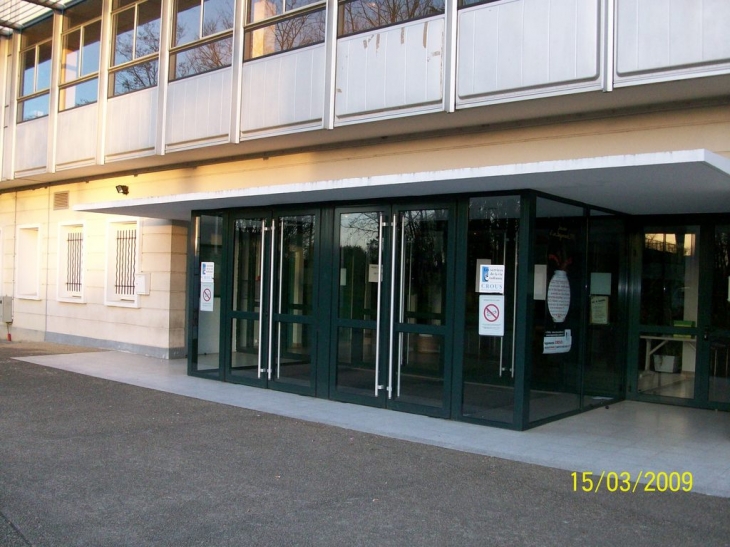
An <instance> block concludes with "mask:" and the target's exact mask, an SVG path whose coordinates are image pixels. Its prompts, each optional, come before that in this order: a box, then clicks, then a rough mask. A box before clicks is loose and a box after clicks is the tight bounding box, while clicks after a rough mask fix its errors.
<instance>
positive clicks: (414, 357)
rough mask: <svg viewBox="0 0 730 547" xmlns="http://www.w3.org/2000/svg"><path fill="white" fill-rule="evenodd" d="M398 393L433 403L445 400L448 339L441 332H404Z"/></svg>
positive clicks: (400, 343) (400, 396) (415, 401)
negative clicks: (445, 358)
mask: <svg viewBox="0 0 730 547" xmlns="http://www.w3.org/2000/svg"><path fill="white" fill-rule="evenodd" d="M397 351H398V352H399V359H398V363H399V366H398V370H397V371H396V377H395V386H394V387H395V397H396V398H397V399H398V400H399V401H402V402H406V403H412V404H417V405H426V406H433V407H441V406H443V404H444V403H443V401H444V339H443V336H439V335H427V334H413V333H400V334H399V335H398V348H397Z"/></svg>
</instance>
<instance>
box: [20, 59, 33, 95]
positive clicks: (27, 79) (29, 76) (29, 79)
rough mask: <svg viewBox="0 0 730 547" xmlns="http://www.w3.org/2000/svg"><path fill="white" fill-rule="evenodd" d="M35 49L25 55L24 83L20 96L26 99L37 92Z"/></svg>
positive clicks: (22, 82) (22, 72) (21, 86)
mask: <svg viewBox="0 0 730 547" xmlns="http://www.w3.org/2000/svg"><path fill="white" fill-rule="evenodd" d="M35 53H36V51H35V48H33V49H30V50H28V51H26V52H25V53H23V68H22V70H21V74H22V81H21V83H20V90H21V91H20V96H21V97H25V96H26V95H30V94H31V93H34V92H35Z"/></svg>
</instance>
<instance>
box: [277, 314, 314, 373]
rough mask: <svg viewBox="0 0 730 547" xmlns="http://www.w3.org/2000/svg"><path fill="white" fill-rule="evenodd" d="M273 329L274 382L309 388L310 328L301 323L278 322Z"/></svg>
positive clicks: (310, 368) (310, 363) (310, 360)
mask: <svg viewBox="0 0 730 547" xmlns="http://www.w3.org/2000/svg"><path fill="white" fill-rule="evenodd" d="M274 329H275V336H276V340H275V341H274V343H275V344H276V345H275V346H274V347H275V348H276V349H275V360H274V364H275V370H276V375H275V377H276V380H277V381H279V382H285V383H289V384H296V385H303V386H309V385H310V383H311V371H312V349H313V348H312V332H311V330H312V329H311V327H310V326H309V325H306V324H302V323H284V322H279V323H277V324H276V326H275V327H274Z"/></svg>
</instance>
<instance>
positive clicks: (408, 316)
mask: <svg viewBox="0 0 730 547" xmlns="http://www.w3.org/2000/svg"><path fill="white" fill-rule="evenodd" d="M192 227H193V229H192V230H191V238H190V246H191V248H190V253H189V258H190V260H189V302H188V309H189V316H188V319H189V321H188V325H189V339H188V348H189V352H188V355H189V358H188V359H189V373H190V374H191V375H195V376H201V377H207V378H213V379H218V380H222V381H228V382H235V383H242V384H248V385H252V386H258V387H261V388H267V389H272V390H281V391H288V392H293V393H298V394H302V395H309V396H314V397H320V398H326V399H333V400H338V401H345V402H351V403H356V404H362V405H371V406H378V407H384V408H392V409H396V410H402V411H407V412H414V413H419V414H426V415H431V416H437V417H442V418H451V419H457V420H462V421H470V422H475V423H484V424H487V425H496V426H501V427H508V428H513V429H526V428H528V427H532V426H535V425H539V424H540V423H544V422H546V421H550V420H553V419H556V418H558V417H562V416H566V415H570V414H574V413H576V412H580V411H582V410H586V409H589V408H592V407H595V406H603V405H605V404H607V403H608V402H611V401H614V400H617V399H621V398H624V397H638V398H642V397H648V398H650V399H651V398H659V399H660V400H661V401H662V402H673V400H670V399H668V397H671V396H670V395H666V394H665V395H661V394H659V395H657V394H656V393H651V394H648V393H647V392H646V390H643V391H642V390H640V389H638V388H637V386H639V384H641V386H644V385H645V384H646V383H647V382H649V380H646V379H644V378H645V377H644V376H641V375H642V374H643V373H644V372H646V371H644V369H643V366H644V363H645V360H644V357H643V356H640V354H642V355H643V353H648V352H649V351H651V348H650V349H646V343H647V342H646V341H647V340H649V339H648V338H647V336H648V335H650V334H652V335H653V334H657V333H658V334H660V335H669V334H673V333H674V331H672V333H670V332H669V330H671V329H680V328H681V327H680V326H675V325H674V324H672V325H670V326H662V325H656V326H653V327H652V328H649V327H648V326H647V325H645V324H644V323H643V322H641V321H639V320H638V315H639V311H638V310H639V308H641V305H642V304H641V303H642V302H643V301H642V300H641V299H642V298H644V297H643V296H642V294H641V292H640V285H641V283H635V282H632V279H635V278H637V276H639V277H640V276H641V275H642V274H641V268H642V265H641V262H640V261H638V265H637V261H635V260H633V259H632V260H629V257H630V256H632V255H635V254H636V252H634V251H635V249H631V245H634V246H636V245H639V243H638V242H639V240H640V239H641V238H640V237H638V236H637V233H638V232H637V229H636V228H634V227H633V225H632V224H631V221H630V219H627V218H625V217H622V216H620V215H617V214H613V213H611V212H610V211H605V210H599V209H595V208H591V207H590V206H587V205H582V204H577V203H574V202H567V201H563V200H559V199H556V198H553V197H550V196H547V195H543V194H539V193H536V192H532V191H530V192H521V193H516V194H511V195H479V196H431V197H429V198H428V199H421V200H415V199H399V200H393V199H391V200H388V201H377V200H373V201H370V202H367V203H364V202H362V203H351V204H342V203H331V204H322V203H318V204H316V206H315V205H312V204H309V205H300V206H296V207H295V206H289V207H270V208H257V209H244V210H241V209H235V210H234V209H231V210H219V211H200V212H196V213H194V214H193V219H192ZM718 230H721V227H718ZM629 231H631V233H629ZM647 233H652V234H654V233H660V232H659V231H658V230H655V229H653V228H652V229H651V231H650V232H647ZM703 233H704V232H703ZM718 233H720V234H723V233H724V234H725V236H727V231H726V232H718ZM718 237H721V236H718ZM706 239H707V242H708V243H709V237H707V238H706ZM709 253H710V252H709V251H707V254H709ZM639 254H641V253H639ZM648 260H649V259H645V262H646V263H647V264H648V263H649V262H647V261H648ZM647 267H648V266H647ZM726 267H727V266H726ZM725 283H726V284H727V277H726V278H725ZM712 290H714V289H712V288H709V289H708V290H707V291H708V293H709V294H711V293H712ZM726 296H727V295H726ZM709 301H711V298H710V300H708V302H709ZM697 303H698V309H700V308H702V302H701V299H699V300H698V301H697ZM632 314H633V315H632ZM634 316H635V317H634ZM713 321H714V320H713ZM715 323H716V324H717V327H716V329H715V330H712V331H711V332H710V331H708V333H709V334H708V335H707V336H708V339H710V338H711V339H712V340H714V342H712V341H711V342H708V343H709V344H714V346H712V347H715V348H717V349H716V350H709V349H708V350H707V351H706V350H705V349H704V346H703V344H702V341H698V342H697V343H696V344H695V345H697V346H698V347H700V346H702V347H701V348H700V349H701V351H703V352H705V353H702V354H701V355H700V356H699V357H698V360H699V359H706V360H707V361H708V362H707V367H705V368H707V370H709V368H710V367H709V364H710V361H711V360H712V359H714V361H713V362H714V363H716V365H715V368H714V369H713V370H715V371H719V372H717V374H716V375H715V376H713V378H714V383H713V384H712V385H713V386H714V389H715V392H718V393H719V392H721V391H722V387H718V386H720V384H721V383H722V382H721V380H723V379H724V380H725V381H727V372H726V371H725V368H726V367H725V362H726V361H727V354H728V352H727V349H722V348H723V347H724V346H722V345H721V343H720V342H718V340H720V339H722V335H723V333H724V331H723V330H722V329H723V328H727V327H724V326H723V324H722V322H721V321H719V320H718V321H715ZM715 323H713V325H714V324H715ZM709 326H710V325H709V324H708V325H705V324H704V323H703V322H701V321H695V323H694V324H693V326H692V327H690V330H691V335H693V336H695V338H697V336H698V333H699V332H700V331H699V330H698V329H704V328H706V327H709ZM728 326H730V325H728ZM667 329H669V330H667ZM693 329H694V330H693ZM702 332H704V331H702ZM680 334H681V335H683V336H686V335H687V332H685V331H684V330H683V331H681V333H680ZM665 337H666V336H665ZM699 338H703V335H701V334H700V335H699ZM652 340H653V339H652ZM677 340H684V339H677ZM659 342H661V340H660V341H659ZM674 342H675V340H674V339H672V340H670V341H667V342H666V344H674ZM679 343H680V344H682V343H684V342H679ZM685 345H686V343H685ZM708 347H710V346H708ZM712 351H714V353H712ZM642 352H643V353H642ZM652 353H655V351H654V352H652ZM639 361H641V367H640V366H639ZM700 368H702V367H701V366H700V365H698V366H697V370H699V369H700ZM659 369H661V365H660V366H659ZM648 372H651V373H652V374H659V372H656V371H655V369H654V365H653V362H652V363H650V371H648ZM723 374H724V376H723ZM640 376H641V377H640ZM695 377H697V376H695ZM699 377H700V380H699V381H700V383H701V385H699V389H704V387H707V390H706V391H707V392H708V393H709V383H710V381H709V376H708V375H707V374H705V373H703V374H700V375H699ZM667 381H668V380H667ZM642 382H643V383H642ZM702 382H704V383H702ZM705 384H707V386H705ZM708 400H709V396H707V397H705V398H704V399H702V398H699V399H692V401H694V402H696V403H699V404H703V403H706V402H707V401H708ZM683 401H684V400H683ZM720 404H722V403H720Z"/></svg>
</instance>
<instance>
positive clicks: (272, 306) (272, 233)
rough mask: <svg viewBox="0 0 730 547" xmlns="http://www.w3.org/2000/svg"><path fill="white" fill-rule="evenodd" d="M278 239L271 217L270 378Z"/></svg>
mask: <svg viewBox="0 0 730 547" xmlns="http://www.w3.org/2000/svg"><path fill="white" fill-rule="evenodd" d="M275 241H276V221H275V220H274V219H271V249H270V250H269V259H270V262H271V263H270V264H269V362H268V366H267V370H266V374H267V377H268V379H269V380H271V359H272V353H273V352H272V350H273V344H272V343H271V339H272V337H273V332H274V331H273V328H274V247H275V246H276V245H274V242H275Z"/></svg>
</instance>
